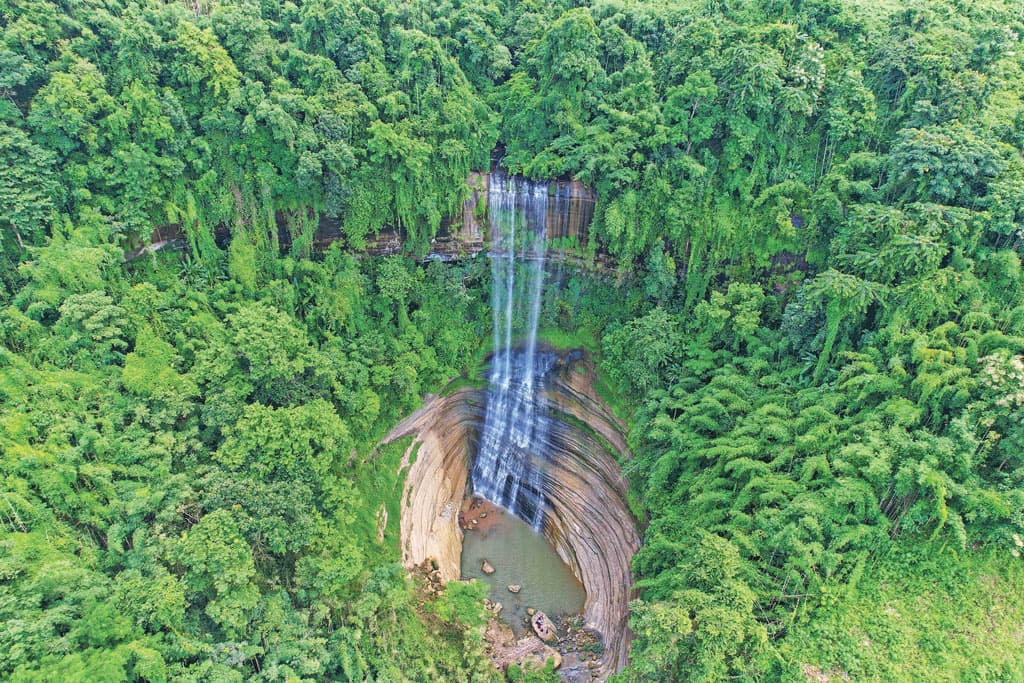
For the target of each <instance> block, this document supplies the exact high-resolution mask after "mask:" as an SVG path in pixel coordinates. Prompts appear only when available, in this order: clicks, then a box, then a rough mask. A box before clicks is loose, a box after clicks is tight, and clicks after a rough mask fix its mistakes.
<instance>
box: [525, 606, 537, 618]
mask: <svg viewBox="0 0 1024 683" xmlns="http://www.w3.org/2000/svg"><path fill="white" fill-rule="evenodd" d="M536 613H537V610H535V609H534V608H532V607H527V608H526V614H527V615H529V616H531V617H532V616H533V615H534V614H536Z"/></svg>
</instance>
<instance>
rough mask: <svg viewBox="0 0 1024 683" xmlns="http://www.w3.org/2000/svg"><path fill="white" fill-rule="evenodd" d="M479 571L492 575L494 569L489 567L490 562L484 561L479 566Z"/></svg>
mask: <svg viewBox="0 0 1024 683" xmlns="http://www.w3.org/2000/svg"><path fill="white" fill-rule="evenodd" d="M480 571H482V572H483V573H484V574H493V573H494V567H493V566H492V565H491V563H490V562H488V561H487V560H484V561H483V562H482V563H481V564H480Z"/></svg>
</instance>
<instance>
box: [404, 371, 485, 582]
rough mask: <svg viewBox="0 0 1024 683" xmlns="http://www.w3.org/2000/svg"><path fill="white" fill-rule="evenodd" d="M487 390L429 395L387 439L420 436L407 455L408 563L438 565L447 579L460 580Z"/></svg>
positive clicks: (406, 541) (405, 491)
mask: <svg viewBox="0 0 1024 683" xmlns="http://www.w3.org/2000/svg"><path fill="white" fill-rule="evenodd" d="M482 400H483V396H482V395H481V392H480V391H478V390H474V389H461V390H459V391H456V392H454V393H452V394H451V395H449V396H444V397H428V399H427V401H426V402H425V403H424V405H423V407H422V408H420V409H419V410H417V411H416V412H415V413H413V414H412V415H410V416H409V417H407V418H406V419H405V420H403V421H402V422H401V423H399V424H398V426H396V427H395V428H394V429H393V430H392V431H391V432H390V434H388V436H387V437H386V438H385V442H389V441H393V440H395V439H399V438H401V437H403V436H407V435H410V434H412V435H415V437H416V438H415V440H414V441H413V443H412V445H411V446H410V447H409V452H408V453H406V457H405V458H403V467H405V466H407V467H408V472H407V473H406V478H405V487H404V489H403V491H402V502H401V506H400V507H401V515H402V516H401V522H400V524H399V529H400V537H401V545H402V563H403V564H404V565H405V566H406V567H414V566H417V565H419V564H422V563H423V562H428V561H429V562H433V563H436V565H437V568H438V571H439V572H440V574H441V578H442V579H443V580H444V581H454V580H457V579H458V578H459V558H460V556H461V554H462V530H461V529H460V528H459V520H458V511H459V506H460V505H461V503H462V499H463V497H464V496H465V495H466V486H467V484H468V479H469V458H470V454H471V453H472V452H473V449H474V448H475V444H476V434H477V433H478V432H479V426H478V425H479V423H480V420H481V419H482V414H483V407H482V405H481V403H480V402H481V401H482Z"/></svg>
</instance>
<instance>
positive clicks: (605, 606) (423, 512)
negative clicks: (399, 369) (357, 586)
mask: <svg viewBox="0 0 1024 683" xmlns="http://www.w3.org/2000/svg"><path fill="white" fill-rule="evenodd" d="M593 377H594V372H593V367H592V365H591V361H590V359H589V358H588V357H587V355H586V354H583V353H581V352H562V353H560V354H559V357H558V360H557V362H556V365H555V368H554V370H553V371H552V373H551V375H550V376H549V377H548V379H547V382H546V389H545V393H544V398H545V400H546V401H547V403H548V408H549V411H550V415H551V416H552V417H553V418H554V419H553V425H552V433H551V434H550V445H549V451H550V452H548V453H546V454H545V456H546V465H545V471H544V485H543V488H544V491H543V495H544V499H545V503H546V506H547V514H546V515H545V518H544V524H543V528H542V530H541V532H542V533H543V535H544V537H545V538H546V539H547V540H548V542H549V543H550V544H551V545H552V547H553V548H554V549H555V551H556V552H557V553H558V555H559V557H560V558H561V559H562V561H563V562H564V563H565V565H566V566H568V568H569V569H570V570H571V572H572V574H573V575H574V576H575V577H576V579H577V580H578V581H579V582H580V583H581V584H582V586H583V589H584V591H585V593H586V598H585V600H584V604H583V610H582V614H581V616H580V620H581V623H577V624H575V628H573V627H572V624H571V623H570V622H571V620H570V619H565V620H563V621H565V622H566V623H565V624H564V625H563V624H556V626H557V627H559V634H558V636H559V640H558V643H557V645H558V647H560V648H561V649H563V650H566V653H567V654H569V655H571V657H570V658H569V661H577V660H579V659H580V658H579V657H578V656H577V655H578V652H577V650H578V647H577V643H576V641H577V640H579V638H578V637H576V636H575V635H572V634H583V635H582V637H583V640H584V641H587V642H588V643H589V641H590V640H594V641H599V642H597V643H596V644H590V645H589V646H588V649H587V652H588V653H590V655H589V657H588V658H589V659H590V660H591V661H589V662H586V666H566V667H564V668H563V671H565V675H566V677H568V678H571V679H572V680H588V679H589V680H604V679H605V678H607V677H608V676H609V675H611V674H612V673H615V672H616V671H618V670H620V669H621V668H622V667H623V666H624V665H625V663H626V653H627V650H628V646H629V640H630V632H629V627H628V619H629V600H630V598H631V593H632V584H631V578H630V572H629V564H630V560H631V558H632V556H633V554H634V553H635V552H636V550H637V548H638V547H639V543H640V539H639V535H638V532H637V528H636V522H635V520H634V519H633V517H632V515H631V514H630V512H629V508H628V506H627V504H626V481H625V479H624V478H623V476H622V474H621V472H620V470H619V467H618V464H617V458H618V457H623V456H626V455H627V448H626V443H625V439H624V438H623V436H622V429H621V426H620V424H619V422H618V421H617V420H616V418H615V417H614V415H613V414H612V412H611V410H610V409H609V408H608V406H607V405H606V404H605V403H604V402H603V401H602V400H601V399H600V398H599V397H598V395H597V393H596V392H595V391H594V388H593V383H592V378H593ZM486 401H487V396H486V391H485V390H483V389H477V388H473V387H463V388H460V389H457V390H455V391H452V392H451V393H449V394H447V395H443V396H437V397H431V398H429V399H428V400H427V401H426V403H425V404H424V406H423V407H422V408H421V409H420V410H418V411H416V412H415V413H414V414H412V415H410V416H409V417H408V418H406V419H405V420H403V421H402V422H401V423H400V424H399V425H398V426H397V427H395V429H394V430H392V431H391V433H390V434H388V436H387V437H386V438H385V442H388V441H393V440H396V439H399V438H402V437H404V436H409V435H412V436H413V437H414V440H413V443H412V445H411V446H410V448H409V451H408V452H407V454H406V456H407V457H406V458H405V459H403V467H408V472H407V474H406V480H405V481H406V483H405V489H404V491H403V495H402V504H401V545H402V561H403V563H404V564H405V565H406V566H407V567H415V566H419V565H422V564H423V563H424V562H427V563H430V564H432V565H433V566H436V567H437V572H436V574H437V576H438V577H439V579H440V580H441V581H444V582H446V581H454V580H458V579H460V577H461V569H460V562H461V557H462V550H463V538H464V534H465V533H475V532H473V531H468V532H467V531H464V530H463V529H462V528H461V526H460V523H459V521H460V511H462V510H463V505H464V503H465V501H466V499H467V495H469V494H471V491H470V490H469V488H470V484H469V472H470V468H471V466H472V458H473V457H474V454H475V453H476V449H477V443H478V440H479V437H480V430H481V427H482V424H483V420H484V413H485V408H486ZM463 521H465V518H464V517H463ZM502 626H504V625H503V624H502ZM505 628H507V626H506V627H505ZM492 630H493V631H494V633H493V634H492V636H489V638H490V639H491V641H492V644H494V641H495V639H497V640H501V641H503V642H505V643H512V644H513V645H514V644H515V643H517V642H518V641H516V640H515V639H512V640H509V638H508V636H509V634H510V633H511V632H510V631H509V632H508V633H505V632H504V631H503V630H502V629H501V628H500V626H495V627H493V628H489V629H488V631H489V632H490V631H492ZM570 636H571V637H570ZM527 638H529V636H528V637H527ZM536 640H537V641H538V643H539V642H540V641H539V639H536ZM549 647H550V646H549ZM573 648H577V650H574V649H573ZM498 649H500V648H498ZM573 658H575V660H574V659H573ZM585 659H586V658H585ZM498 663H502V662H501V661H500V660H499V662H498ZM504 663H508V662H504Z"/></svg>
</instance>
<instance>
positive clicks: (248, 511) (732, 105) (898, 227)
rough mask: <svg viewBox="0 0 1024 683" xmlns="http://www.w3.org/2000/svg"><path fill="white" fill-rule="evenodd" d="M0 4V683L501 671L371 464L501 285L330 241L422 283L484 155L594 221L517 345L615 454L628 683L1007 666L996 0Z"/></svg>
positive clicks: (1010, 470) (1015, 98) (1003, 267)
mask: <svg viewBox="0 0 1024 683" xmlns="http://www.w3.org/2000/svg"><path fill="white" fill-rule="evenodd" d="M0 17H2V21H0V164H2V167H3V169H4V173H3V174H2V175H0V231H2V238H0V278H2V280H3V284H4V290H3V294H2V296H0V298H2V310H0V340H2V347H0V397H2V400H0V425H2V430H0V453H2V455H0V623H3V624H4V628H3V629H0V678H4V679H11V680H54V679H61V680H87V681H93V680H151V681H161V680H171V679H181V680H248V679H252V680H353V681H355V680H453V681H457V680H494V679H496V678H497V677H498V674H497V672H495V671H494V670H493V668H492V667H490V665H489V663H488V662H487V661H486V660H485V658H484V657H483V655H482V650H481V644H480V640H479V628H478V627H479V625H480V623H481V618H482V614H481V611H480V604H479V602H480V597H481V594H480V592H479V590H480V589H479V587H477V586H475V585H473V584H461V583H453V584H451V585H450V586H449V587H448V589H447V590H446V591H445V592H444V594H443V595H442V596H441V597H440V598H439V599H438V600H436V601H435V602H434V604H432V605H431V606H429V608H427V609H424V608H423V605H421V604H420V603H419V599H420V597H419V596H418V594H417V593H416V591H415V590H414V587H413V586H412V585H410V582H409V581H408V580H407V579H406V578H405V574H404V570H403V569H402V568H401V567H400V566H399V565H398V563H397V560H398V558H399V557H400V556H401V553H400V549H399V548H398V534H397V523H398V518H399V511H398V503H399V497H400V492H401V488H402V487H401V477H400V475H399V473H398V461H399V460H400V459H401V457H402V455H403V454H404V452H405V448H406V447H407V444H403V445H392V446H391V447H388V448H382V449H380V450H378V449H375V447H374V446H375V444H376V443H377V441H378V440H379V439H380V437H381V436H382V435H383V434H384V433H385V432H386V431H387V430H388V428H389V427H390V426H391V425H393V424H394V423H395V422H396V421H397V419H398V418H399V417H401V416H403V415H405V414H407V413H409V412H410V411H411V410H413V409H414V408H415V407H416V406H417V405H418V404H419V402H420V400H421V398H422V396H423V395H424V394H425V393H427V392H429V391H437V390H438V389H440V388H441V387H443V386H444V385H445V383H446V382H447V381H448V380H450V379H452V378H453V377H457V376H458V375H460V374H463V375H468V374H472V372H473V371H475V370H476V369H477V367H476V366H477V365H479V363H480V359H481V358H482V357H483V356H484V354H485V353H486V345H487V343H488V342H487V341H486V340H487V339H488V338H489V335H488V334H487V325H488V324H489V323H488V321H489V319H490V313H489V311H488V310H487V304H486V300H487V298H486V292H485V290H486V288H487V286H488V284H489V281H488V277H489V276H488V274H487V267H486V264H482V263H480V262H478V261H473V260H469V261H468V262H466V263H462V264H450V265H445V264H441V263H431V264H430V265H429V266H423V265H422V264H417V263H415V262H413V261H412V260H411V259H408V258H405V257H401V256H396V257H389V258H383V259H377V260H374V259H363V260H359V259H358V258H357V255H356V252H357V251H360V250H363V249H364V247H365V246H366V243H367V239H368V238H369V237H372V236H373V235H374V234H376V233H377V232H378V231H379V230H381V229H382V228H383V227H385V226H389V227H393V228H397V229H399V230H400V231H401V232H402V234H403V235H404V237H405V239H406V244H407V246H408V248H409V249H410V250H411V251H414V252H417V253H423V252H424V251H425V250H426V248H427V245H428V244H429V243H430V240H431V239H432V238H433V237H434V236H435V235H436V234H437V232H438V231H439V229H440V226H441V224H442V222H443V221H444V219H446V218H447V217H449V216H452V215H455V214H457V213H458V212H459V211H460V210H461V208H462V202H463V199H464V198H465V196H466V193H467V186H466V178H467V176H468V174H469V173H470V171H473V170H481V169H484V168H486V167H487V165H488V162H489V159H490V155H491V153H492V151H493V149H494V148H495V143H496V141H500V147H499V148H498V149H499V150H501V153H502V155H503V157H502V160H503V163H504V164H505V165H506V166H507V167H508V168H510V169H511V170H512V171H514V172H520V173H525V174H527V175H529V176H531V177H535V178H553V177H556V176H571V177H573V178H574V179H576V180H580V181H583V182H584V183H587V184H588V185H590V186H592V187H593V188H594V189H595V191H596V193H597V195H598V197H599V202H598V203H597V205H596V207H595V220H594V223H593V225H591V226H590V228H589V232H588V235H587V244H586V246H585V247H583V249H585V253H586V254H587V255H588V256H593V257H599V258H595V261H596V262H598V263H600V264H607V263H611V264H612V265H613V268H611V269H608V271H606V272H603V273H601V274H591V275H585V274H582V273H580V272H575V271H574V272H569V273H565V272H562V271H560V272H559V276H558V277H557V278H553V280H554V279H557V280H558V281H559V283H560V287H550V288H549V289H548V291H546V292H545V300H544V310H543V313H542V324H543V326H544V328H545V331H544V334H543V336H544V338H545V339H548V340H551V341H553V342H555V343H557V344H558V345H566V344H570V343H571V344H572V345H577V344H579V345H586V346H587V347H588V348H589V349H590V350H591V351H594V352H599V353H598V355H599V357H600V358H599V361H600V371H601V376H600V380H601V381H600V382H599V383H598V388H599V390H600V392H601V393H602V395H606V396H608V397H610V398H611V402H612V403H613V405H614V406H615V408H616V412H617V414H619V415H620V416H621V417H624V418H627V420H628V424H629V427H630V446H631V451H632V454H633V459H632V460H631V461H629V462H627V463H624V469H625V471H626V472H627V474H628V475H629V477H630V481H631V484H632V491H631V495H632V499H633V505H634V507H635V508H636V511H637V512H638V513H639V514H640V516H641V517H643V518H644V521H645V522H647V525H646V527H645V539H644V544H643V547H642V548H641V549H640V550H639V552H638V553H637V554H636V557H635V559H634V573H635V575H636V578H637V586H638V589H639V596H638V598H637V600H636V601H635V603H634V611H633V616H632V620H631V624H632V628H633V630H634V632H635V635H636V638H635V640H634V641H633V645H632V653H631V664H630V666H629V667H628V668H627V670H626V671H625V672H623V673H622V675H621V677H622V678H623V679H625V680H652V681H653V680H666V679H667V678H668V679H673V680H674V679H680V680H682V679H687V680H689V679H691V678H692V679H697V680H700V679H703V680H720V679H722V678H730V677H735V678H764V679H775V678H784V679H788V678H794V677H800V676H804V677H806V676H810V675H814V674H815V673H816V670H815V667H816V668H817V669H820V670H821V671H822V672H825V673H827V672H833V671H834V672H837V673H838V672H846V673H848V674H850V675H851V676H853V677H859V678H869V679H870V678H879V679H890V678H892V679H899V678H921V677H929V676H931V675H932V674H935V673H936V672H942V673H943V674H946V673H948V674H949V676H950V677H953V678H955V677H958V676H959V677H963V676H967V675H968V674H971V675H974V676H976V677H977V678H992V679H996V678H1003V679H1008V680H1009V679H1015V678H1020V677H1021V676H1020V668H1021V667H1020V661H1019V656H1016V653H1017V651H1019V649H1020V648H1019V647H1014V646H1013V645H1014V641H1013V638H1014V637H1015V636H1014V634H1013V633H1011V632H1010V631H1008V630H1007V629H1006V628H1003V627H1004V626H1005V625H1006V624H1014V623H1017V622H1018V621H1019V618H1018V616H1017V615H1016V613H1015V612H1014V605H1012V604H1010V602H1012V601H1010V602H1007V601H1006V600H1003V601H1000V600H999V596H1003V595H1016V594H1018V593H1019V592H1020V586H1021V577H1020V576H1019V572H1018V571H1017V569H1018V568H1019V564H1020V557H1019V556H1020V554H1021V552H1022V551H1024V549H1022V544H1024V541H1021V538H1022V537H1024V517H1022V513H1021V510H1024V493H1022V491H1024V459H1022V455H1021V454H1022V453H1024V426H1022V424H1024V422H1022V420H1021V419H1020V415H1021V411H1022V410H1024V399H1022V397H1021V392H1020V386H1021V384H1022V383H1024V365H1022V362H1024V361H1022V358H1024V355H1022V354H1024V279H1022V277H1024V276H1022V268H1021V250H1022V244H1024V222H1022V221H1024V199H1022V195H1021V192H1020V187H1021V184H1022V182H1024V157H1022V156H1021V148H1022V143H1024V124H1022V118H1021V115H1020V111H1021V109H1022V103H1024V97H1022V95H1021V92H1020V83H1021V82H1022V81H1024V52H1022V51H1020V50H1019V49H1015V46H1016V44H1017V43H1018V42H1019V39H1018V37H1019V35H1020V34H1021V33H1022V31H1024V25H1022V23H1021V17H1020V12H1019V8H1018V7H1016V6H1015V5H1014V4H1013V3H1006V2H1002V1H996V2H990V3H975V4H973V5H971V4H969V3H968V4H964V3H956V2H951V1H950V0H931V1H929V2H926V3H911V4H910V5H906V6H904V5H897V4H894V3H883V2H874V1H868V0H866V1H863V2H857V3H837V2H827V1H808V2H802V3H790V4H786V3H773V2H748V3H721V2H710V3H709V2H690V1H685V2H673V3H667V2H660V1H657V2H645V3H628V2H616V1H600V2H585V3H568V2H553V3H534V2H527V3H515V2H497V3H491V4H487V3H481V2H477V1H476V0H465V1H460V2H455V3H449V2H440V3H437V2H431V3H427V2H422V1H420V0H414V1H413V2H405V3H399V2H393V1H392V0H372V1H370V0H351V1H349V0H322V1H318V2H307V3H300V4H294V3H284V4H280V5H273V4H268V3H262V4H261V3H255V4H253V3H239V2H235V1H234V0H227V1H225V2H218V3H204V2H196V3H190V4H187V5H182V4H180V3H156V2H151V1H149V0H146V1H144V2H142V3H141V4H131V3H127V4H126V3H124V2H121V1H120V0H112V1H111V2H108V3H105V4H102V5H99V4H96V3H85V4H82V3H70V4H67V3H65V4H63V5H58V4H54V3H52V2H50V1H49V0H10V1H7V2H2V1H0ZM321 218H327V219H331V220H330V221H328V223H329V224H332V225H337V226H338V232H339V234H340V236H341V240H339V241H338V242H337V243H336V244H335V245H334V246H332V247H331V248H329V249H328V250H326V252H318V251H317V250H316V249H315V248H314V247H315V246H317V245H316V244H315V241H314V233H315V230H316V229H317V226H318V225H319V224H320V222H321ZM154 231H156V232H154ZM168 234H180V235H182V236H183V238H184V239H183V241H184V242H185V247H186V251H185V253H184V255H179V254H172V255H171V256H167V255H166V253H165V252H159V253H156V254H154V255H146V256H145V257H144V258H140V259H138V260H135V261H133V262H132V263H130V264H124V263H122V261H123V258H122V254H123V253H124V252H125V251H128V250H131V249H133V248H135V247H138V246H139V245H140V244H141V245H144V244H147V243H149V242H150V241H151V239H156V238H157V236H161V237H162V236H166V235H168ZM151 235H153V237H151ZM179 256H180V257H179ZM566 270H567V271H570V270H572V269H570V268H567V269H566ZM610 271H614V272H610ZM605 380H607V381H605ZM925 543H930V544H931V545H929V546H927V549H924V550H913V549H915V548H918V549H920V548H925V546H924V545H923V544H925ZM908 548H910V549H911V550H910V551H909V552H908V551H907V550H906V549H908ZM929 554H930V555H931V558H929V557H924V556H925V555H929ZM960 569H963V570H964V571H963V572H960V571H959V570H960ZM975 579H976V580H975ZM979 585H981V588H980V589H979V588H978V586H979ZM942 595H946V596H949V597H950V602H951V603H952V604H956V605H958V608H959V607H960V606H962V609H960V610H959V612H958V613H957V614H953V613H951V612H949V610H948V609H946V607H944V606H943V604H940V603H941V600H938V598H937V597H936V596H942ZM888 609H893V610H895V611H897V612H898V613H899V614H900V615H909V614H913V615H914V616H915V620H906V619H899V618H895V617H893V618H891V617H892V615H891V614H889V612H888V611H887V610H888ZM993 614H994V615H995V616H992V615H993ZM911 622H913V623H911ZM979 625H982V626H984V627H985V628H983V629H981V630H983V631H985V633H984V636H985V637H983V638H982V637H979V638H967V637H965V636H963V633H965V632H968V633H969V632H974V631H978V630H979V628H980V627H979ZM993 625H994V626H993ZM865 639H866V640H867V641H869V644H868V645H865ZM1018 639H1019V638H1018ZM829 643H832V644H833V645H827V644H829ZM554 675H556V674H554V673H553V672H551V671H544V672H537V671H530V672H526V671H522V670H519V669H518V668H515V667H513V668H510V669H509V672H508V674H507V678H508V679H509V680H517V681H525V680H551V678H552V677H553V676H554ZM933 677H934V676H933Z"/></svg>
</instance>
